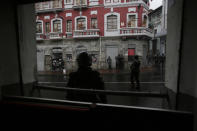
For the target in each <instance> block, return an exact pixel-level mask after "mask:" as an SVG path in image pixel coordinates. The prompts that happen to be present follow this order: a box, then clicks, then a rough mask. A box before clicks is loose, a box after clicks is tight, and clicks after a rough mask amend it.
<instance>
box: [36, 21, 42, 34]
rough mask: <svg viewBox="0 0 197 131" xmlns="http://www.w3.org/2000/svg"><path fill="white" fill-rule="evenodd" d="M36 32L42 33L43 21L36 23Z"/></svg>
mask: <svg viewBox="0 0 197 131" xmlns="http://www.w3.org/2000/svg"><path fill="white" fill-rule="evenodd" d="M36 33H42V22H37V23H36Z"/></svg>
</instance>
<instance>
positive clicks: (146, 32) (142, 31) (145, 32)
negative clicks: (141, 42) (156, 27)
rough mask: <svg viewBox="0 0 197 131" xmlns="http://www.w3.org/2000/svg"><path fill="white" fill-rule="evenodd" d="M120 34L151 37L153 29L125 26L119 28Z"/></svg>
mask: <svg viewBox="0 0 197 131" xmlns="http://www.w3.org/2000/svg"><path fill="white" fill-rule="evenodd" d="M120 35H121V36H147V37H149V38H152V37H153V36H154V34H153V31H152V30H151V29H149V28H144V27H138V28H131V27H126V28H122V29H120Z"/></svg>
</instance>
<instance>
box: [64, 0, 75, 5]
mask: <svg viewBox="0 0 197 131" xmlns="http://www.w3.org/2000/svg"><path fill="white" fill-rule="evenodd" d="M64 4H65V5H72V4H73V0H71V2H70V3H66V0H64Z"/></svg>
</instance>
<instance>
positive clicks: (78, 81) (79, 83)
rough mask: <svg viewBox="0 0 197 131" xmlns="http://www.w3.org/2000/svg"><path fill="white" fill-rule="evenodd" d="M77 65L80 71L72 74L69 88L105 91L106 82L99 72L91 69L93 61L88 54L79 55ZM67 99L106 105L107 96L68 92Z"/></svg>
mask: <svg viewBox="0 0 197 131" xmlns="http://www.w3.org/2000/svg"><path fill="white" fill-rule="evenodd" d="M77 63H78V70H77V71H76V72H73V73H70V75H69V80H68V84H67V86H68V87H71V88H81V89H98V90H104V82H103V81H102V78H101V77H100V74H99V72H97V71H93V70H92V69H91V67H90V66H91V65H92V59H91V57H90V56H89V55H88V54H87V53H86V52H83V53H81V54H79V55H78V57H77ZM67 99H69V100H73V101H84V102H94V103H95V102H102V103H106V97H105V95H96V94H88V93H83V92H74V91H68V92H67Z"/></svg>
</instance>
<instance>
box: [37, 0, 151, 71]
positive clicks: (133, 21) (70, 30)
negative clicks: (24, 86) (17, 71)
mask: <svg viewBox="0 0 197 131" xmlns="http://www.w3.org/2000/svg"><path fill="white" fill-rule="evenodd" d="M35 8H36V24H37V30H36V39H37V52H38V70H40V71H42V70H51V69H52V60H54V59H56V58H60V57H62V59H63V60H64V63H65V65H64V67H65V68H66V69H73V68H75V67H76V64H75V60H76V56H77V55H78V54H79V53H80V52H83V51H86V52H88V53H89V54H91V55H92V56H93V57H94V58H95V61H94V62H93V67H94V68H107V64H106V59H107V57H108V56H111V58H112V67H114V68H115V56H117V55H118V54H121V55H123V56H124V67H125V68H127V66H128V61H129V56H131V55H134V54H137V55H139V56H141V59H142V60H143V59H144V58H145V57H146V52H147V49H148V41H149V40H150V39H152V37H153V33H152V31H151V30H150V29H149V28H148V12H149V1H148V0H55V1H48V2H42V3H36V4H35Z"/></svg>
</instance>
